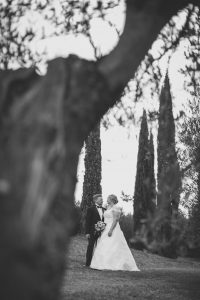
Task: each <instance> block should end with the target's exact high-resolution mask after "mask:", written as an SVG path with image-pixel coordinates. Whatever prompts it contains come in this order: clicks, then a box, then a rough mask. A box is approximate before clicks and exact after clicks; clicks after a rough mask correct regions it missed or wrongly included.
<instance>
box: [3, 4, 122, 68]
mask: <svg viewBox="0 0 200 300" xmlns="http://www.w3.org/2000/svg"><path fill="white" fill-rule="evenodd" d="M120 2H122V0H111V1H109V0H106V1H101V0H100V1H97V0H94V1H83V0H82V1H78V0H71V1H66V0H60V1H56V0H31V1H27V0H19V1H18V0H5V1H1V2H0V33H1V36H0V46H1V57H0V68H1V69H9V68H16V67H19V66H24V67H28V66H31V65H37V66H38V65H39V64H40V63H41V62H42V61H45V60H46V59H47V53H46V51H45V49H44V50H42V51H41V50H40V51H39V50H37V49H35V48H34V47H33V44H34V43H36V42H37V41H39V40H43V39H46V38H50V37H53V36H59V35H61V34H69V33H73V34H75V35H77V34H83V35H85V36H86V37H87V38H88V39H89V41H90V42H91V45H92V46H93V49H94V56H95V57H96V58H97V57H100V55H101V53H100V50H99V49H98V47H96V45H95V44H94V41H93V39H92V36H91V22H92V20H93V19H98V18H99V19H101V20H103V21H104V22H106V23H108V24H109V25H110V26H112V27H113V28H114V29H115V30H116V31H117V33H118V34H119V31H118V29H117V27H115V24H113V23H112V22H111V21H110V20H109V18H107V12H108V11H110V10H112V9H113V8H115V7H117V6H118V5H119V4H120ZM38 24H39V25H38Z"/></svg>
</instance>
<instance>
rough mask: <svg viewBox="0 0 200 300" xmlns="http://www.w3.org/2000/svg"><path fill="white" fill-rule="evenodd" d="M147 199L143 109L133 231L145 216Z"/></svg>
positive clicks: (146, 157)
mask: <svg viewBox="0 0 200 300" xmlns="http://www.w3.org/2000/svg"><path fill="white" fill-rule="evenodd" d="M148 201H149V141H148V126H147V116H146V111H145V110H144V111H143V116H142V122H141V129H140V135H139V147H138V156H137V172H136V179H135V192H134V201H133V202H134V232H135V233H136V232H139V231H140V229H141V226H142V223H143V220H145V219H146V217H147V211H148Z"/></svg>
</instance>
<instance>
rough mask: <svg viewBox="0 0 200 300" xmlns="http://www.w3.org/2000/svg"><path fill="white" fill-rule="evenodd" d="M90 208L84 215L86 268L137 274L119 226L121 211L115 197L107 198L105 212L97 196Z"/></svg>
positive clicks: (99, 197)
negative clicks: (86, 245)
mask: <svg viewBox="0 0 200 300" xmlns="http://www.w3.org/2000/svg"><path fill="white" fill-rule="evenodd" d="M93 202H94V206H92V207H90V208H88V210H87V214H86V237H87V238H88V247H87V253H86V266H88V267H89V266H90V268H92V269H97V270H124V271H139V269H138V267H137V265H136V263H135V260H134V258H133V256H132V253H131V251H130V249H129V247H128V244H127V242H126V240H125V237H124V234H123V232H122V230H121V228H120V225H119V219H120V216H121V208H120V207H119V206H117V203H118V200H117V197H116V196H115V195H109V196H108V199H107V209H105V208H103V207H102V204H103V199H102V195H101V194H97V195H94V196H93Z"/></svg>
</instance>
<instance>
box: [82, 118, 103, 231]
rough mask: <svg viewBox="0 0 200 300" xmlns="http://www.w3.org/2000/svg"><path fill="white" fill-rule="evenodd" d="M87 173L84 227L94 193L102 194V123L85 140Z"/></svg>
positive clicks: (84, 186)
mask: <svg viewBox="0 0 200 300" xmlns="http://www.w3.org/2000/svg"><path fill="white" fill-rule="evenodd" d="M84 161H85V174H84V182H83V195H82V202H81V210H82V229H83V228H84V219H85V213H86V211H87V208H88V207H90V206H91V205H92V203H93V198H92V197H93V195H94V194H101V192H102V189H101V139H100V124H98V125H97V126H96V127H95V128H94V129H93V130H92V132H91V133H90V135H89V136H88V138H87V140H86V142H85V159H84Z"/></svg>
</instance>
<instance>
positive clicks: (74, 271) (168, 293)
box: [62, 236, 200, 300]
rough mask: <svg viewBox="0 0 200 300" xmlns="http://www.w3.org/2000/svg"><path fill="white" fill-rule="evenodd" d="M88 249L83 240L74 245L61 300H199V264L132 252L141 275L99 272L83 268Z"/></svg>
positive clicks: (74, 239)
mask: <svg viewBox="0 0 200 300" xmlns="http://www.w3.org/2000/svg"><path fill="white" fill-rule="evenodd" d="M86 247H87V241H86V239H85V237H84V236H76V237H74V238H73V239H72V241H71V246H70V251H69V256H68V270H67V273H66V276H65V278H64V282H63V288H62V295H63V296H62V300H67V299H74V300H75V299H77V300H78V299H82V300H86V299H87V300H97V299H109V300H114V299H120V300H129V299H134V300H142V299H148V300H150V299H152V300H156V299H160V300H166V299H170V300H198V299H200V261H194V260H191V259H188V258H178V259H168V258H163V257H160V256H158V255H153V254H149V253H147V252H143V251H137V250H133V251H132V253H133V255H134V258H135V260H136V262H137V265H138V267H139V268H140V270H141V272H124V271H97V270H92V269H89V268H86V267H84V266H83V265H84V263H85V251H86Z"/></svg>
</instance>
